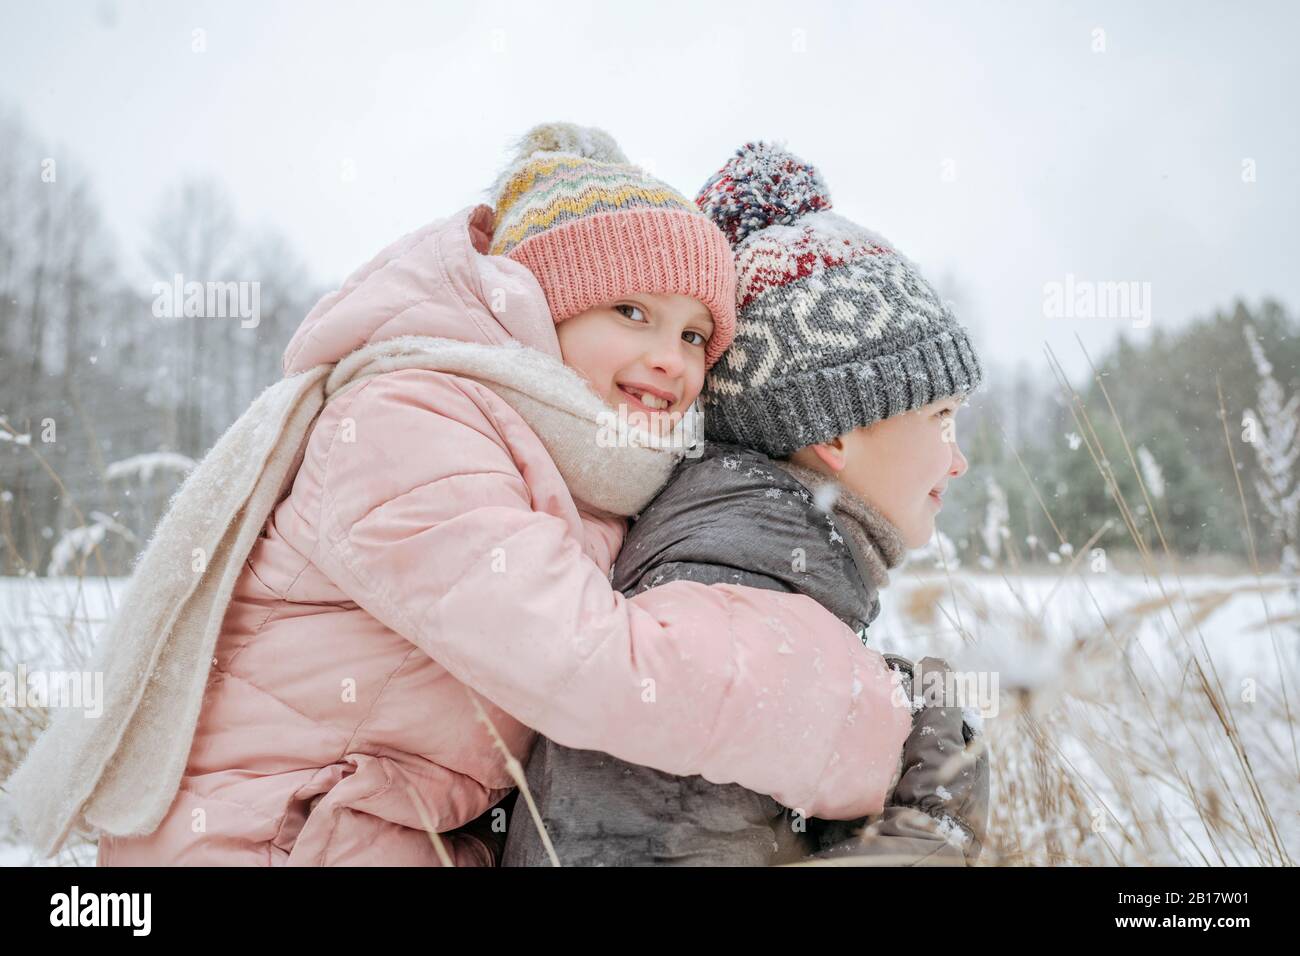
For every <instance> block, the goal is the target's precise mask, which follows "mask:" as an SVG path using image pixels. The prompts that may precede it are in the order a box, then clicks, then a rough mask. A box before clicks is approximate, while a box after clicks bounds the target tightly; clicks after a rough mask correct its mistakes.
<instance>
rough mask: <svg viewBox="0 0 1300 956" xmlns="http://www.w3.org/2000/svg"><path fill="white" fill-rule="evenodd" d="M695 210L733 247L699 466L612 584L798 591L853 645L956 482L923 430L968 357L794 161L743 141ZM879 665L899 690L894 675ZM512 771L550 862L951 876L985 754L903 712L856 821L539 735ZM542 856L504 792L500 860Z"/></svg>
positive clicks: (661, 500)
mask: <svg viewBox="0 0 1300 956" xmlns="http://www.w3.org/2000/svg"><path fill="white" fill-rule="evenodd" d="M697 202H698V203H699V204H700V205H701V207H702V208H703V209H704V211H705V212H706V213H707V214H709V215H710V216H711V217H712V218H713V219H714V221H715V222H717V223H718V225H719V226H720V227H721V228H722V229H723V231H724V232H725V233H727V235H728V238H729V239H730V240H731V242H732V246H733V249H734V250H735V252H736V264H737V272H738V276H739V280H740V281H739V284H738V290H737V294H738V297H739V302H738V305H739V307H740V308H739V315H738V322H737V335H736V341H735V343H734V344H733V345H732V347H731V349H730V350H729V351H728V352H727V353H725V354H724V355H723V357H722V358H721V359H720V360H719V362H718V363H717V365H715V366H714V368H713V370H712V371H711V372H710V375H709V377H708V379H707V380H706V383H705V389H704V392H703V393H702V394H701V399H700V400H701V403H702V405H703V410H704V422H705V435H706V438H707V439H709V441H708V443H707V444H706V446H705V448H704V450H703V454H702V455H701V456H700V457H696V458H692V457H687V458H686V459H685V460H684V461H683V462H682V463H681V465H679V466H678V469H677V470H676V471H675V472H674V474H673V477H672V478H671V479H670V481H669V483H668V484H667V486H666V487H665V488H664V490H663V491H662V492H661V493H660V495H659V496H658V497H657V498H656V499H655V500H654V501H653V502H652V503H651V504H650V505H649V506H648V507H647V508H646V510H645V511H644V512H642V514H641V515H640V516H639V517H638V518H637V519H636V520H635V522H634V523H633V525H632V527H631V528H630V529H629V532H628V534H627V537H626V539H625V540H624V543H623V546H622V549H621V551H620V553H619V555H618V558H617V561H616V562H615V565H614V568H613V573H612V583H613V586H614V587H615V588H616V589H617V590H619V591H621V592H622V593H623V594H625V595H627V596H631V595H633V594H636V593H638V592H639V591H643V590H645V589H647V588H651V587H657V586H659V585H661V584H666V583H668V582H670V581H674V580H682V579H685V580H692V581H698V582H701V583H705V584H714V583H727V584H742V585H748V586H751V587H765V588H772V589H777V590H784V591H790V592H798V593H802V594H806V595H808V596H809V597H811V598H813V599H814V600H816V601H817V602H818V603H820V604H822V605H823V606H824V607H826V608H827V609H828V610H830V611H831V612H832V613H834V614H835V615H836V616H838V617H839V618H840V619H841V620H842V621H844V622H845V624H846V625H848V626H849V627H850V628H852V629H854V630H855V631H856V632H857V634H858V636H859V637H860V638H861V639H862V640H863V641H864V642H865V641H866V632H867V628H868V626H869V625H870V624H871V622H872V621H873V620H874V619H875V618H876V616H877V615H878V614H879V612H880V598H879V591H880V589H881V588H883V587H885V586H886V585H887V584H888V580H889V578H888V572H889V570H890V569H892V568H895V567H897V566H898V565H899V564H900V563H901V561H902V559H903V557H904V555H905V553H906V550H907V548H908V547H917V546H919V545H920V544H922V543H924V541H925V540H928V538H929V536H930V534H931V533H932V531H933V515H934V512H935V510H937V509H936V508H935V507H934V504H933V503H932V500H931V499H932V498H937V497H938V496H935V495H931V491H932V489H938V488H939V486H940V485H942V486H943V487H946V484H947V480H948V479H949V478H951V477H953V476H956V475H960V474H961V473H962V472H964V470H965V459H964V458H962V457H961V454H960V452H959V451H958V450H957V448H956V444H955V441H950V440H948V439H947V438H944V440H943V441H942V442H940V441H939V437H938V432H937V429H938V428H939V427H940V423H941V422H945V421H946V419H944V418H943V413H945V412H947V413H949V415H948V417H949V418H951V413H952V412H953V411H955V407H954V406H955V405H956V404H959V402H960V400H961V399H962V398H963V397H964V396H965V395H966V394H968V393H969V392H970V391H971V390H973V389H974V388H975V387H977V386H978V385H979V383H980V380H981V378H982V371H981V368H980V365H979V361H978V358H977V357H976V355H975V352H974V349H973V346H972V345H971V342H970V340H969V337H968V336H967V334H966V332H965V330H964V329H962V328H961V326H960V325H958V324H957V322H956V320H955V319H954V318H953V316H952V313H951V311H950V310H949V309H948V307H947V306H946V304H944V303H942V302H941V301H940V300H939V298H938V296H937V295H936V294H935V293H934V291H933V289H932V288H931V287H930V286H929V285H928V284H927V283H926V282H925V280H924V279H922V278H921V277H920V275H919V273H918V272H917V271H916V270H915V267H914V266H912V265H911V263H909V262H907V260H905V259H904V258H903V257H902V256H900V255H898V254H897V253H896V252H895V251H894V250H893V249H892V248H890V247H889V246H888V244H887V243H886V242H885V241H884V240H883V239H881V238H880V237H879V236H876V235H874V234H872V233H870V232H868V231H867V230H864V229H862V228H861V227H858V226H856V225H855V224H853V223H851V222H849V221H848V220H845V219H843V218H842V217H839V216H836V215H834V214H832V213H830V212H829V209H830V199H829V195H828V194H827V191H826V189H825V186H824V184H822V182H821V180H820V177H819V176H818V175H817V172H816V170H815V169H813V168H812V167H810V166H808V165H807V164H805V163H803V162H802V161H800V160H799V159H798V158H797V157H794V156H792V155H791V154H789V153H787V152H785V151H784V150H781V149H779V148H775V147H771V146H767V145H765V144H762V143H759V144H748V145H746V146H745V147H743V148H742V149H740V150H738V151H737V154H736V156H734V157H733V158H732V159H731V160H730V161H729V162H728V163H727V165H726V166H724V167H723V169H722V170H720V171H719V172H718V173H717V174H716V175H715V176H714V177H713V178H712V179H711V180H710V181H709V182H708V183H707V184H706V185H705V187H704V189H703V190H702V191H701V194H700V196H699V197H698V198H697ZM873 426H878V427H873ZM944 427H947V426H944ZM944 446H950V447H944ZM792 652H793V653H798V652H799V649H798V646H797V644H796V645H795V646H794V647H792ZM887 660H889V662H890V663H891V665H892V666H895V667H896V668H897V669H899V670H900V671H902V673H903V683H904V687H905V688H906V689H907V691H908V693H909V695H910V694H911V692H912V689H911V683H910V681H911V673H912V668H911V665H910V663H909V662H907V661H905V660H904V659H902V658H898V657H894V656H892V655H888V656H887ZM922 663H923V665H924V666H925V668H926V670H927V671H934V670H942V669H944V668H945V667H946V665H944V664H943V662H941V661H937V660H934V659H927V660H926V661H923V662H922ZM918 693H919V689H918ZM944 703H946V706H945V705H943V704H944ZM527 780H528V786H529V790H530V792H531V793H532V795H533V798H534V800H535V801H536V803H537V806H538V809H539V812H540V814H541V816H542V821H543V823H544V825H545V827H546V830H547V835H548V837H549V839H550V841H551V843H552V844H553V847H554V851H555V853H556V856H557V857H558V859H559V862H560V863H561V864H564V865H773V864H780V863H792V862H801V861H812V860H827V861H834V862H855V863H860V864H866V865H870V864H879V863H897V864H908V865H918V864H940V865H942V864H952V863H956V864H958V865H961V864H963V863H969V862H973V860H974V859H975V857H977V856H978V854H979V851H980V847H981V845H982V842H983V832H984V827H985V825H986V819H987V812H988V758H987V754H986V753H985V752H984V748H983V741H982V738H979V737H977V736H976V735H975V733H974V730H973V729H972V727H971V726H970V725H969V724H968V723H967V722H965V721H964V720H963V719H962V709H961V708H960V707H959V706H956V705H955V704H954V703H952V702H933V703H931V704H930V705H929V706H924V707H919V708H918V707H914V711H913V731H912V734H911V735H910V736H909V738H908V740H907V741H906V743H905V745H904V748H903V753H902V754H900V765H899V770H898V774H897V775H896V777H895V781H894V784H893V785H892V787H891V791H890V793H889V795H888V796H887V798H886V801H885V808H884V811H883V812H882V813H881V814H879V815H877V816H874V817H872V818H867V819H863V820H856V821H820V820H816V819H810V820H804V819H802V818H801V817H799V816H798V814H797V813H795V812H794V811H792V810H788V809H787V808H785V807H782V806H781V805H780V804H779V803H777V802H776V801H775V800H774V799H773V798H772V797H770V796H767V795H765V794H759V793H754V792H752V791H749V790H746V789H744V788H743V787H740V786H739V785H737V784H715V783H712V782H710V781H707V780H705V779H704V778H702V777H699V776H695V777H677V776H674V775H672V774H668V773H664V772H662V771H659V770H656V769H654V768H651V767H642V766H636V765H633V764H627V763H625V762H623V761H620V760H617V759H615V758H613V757H610V756H609V755H607V754H602V753H598V752H595V751H583V750H574V749H571V748H567V747H563V746H561V745H559V744H557V743H555V742H554V741H551V740H548V739H546V738H545V737H538V739H537V741H536V743H535V745H534V748H533V750H532V752H531V754H530V755H529V757H528V761H527ZM550 863H551V858H550V854H549V853H548V852H547V850H546V846H545V843H544V842H543V839H542V836H541V834H540V833H539V832H538V830H537V828H536V826H535V825H534V822H533V820H532V817H531V815H530V813H529V812H528V808H527V806H526V804H525V802H524V801H523V800H517V801H515V803H514V806H513V809H512V812H511V817H510V825H509V828H508V834H507V839H506V846H505V853H504V859H503V861H502V865H505V866H539V865H540V866H546V865H550Z"/></svg>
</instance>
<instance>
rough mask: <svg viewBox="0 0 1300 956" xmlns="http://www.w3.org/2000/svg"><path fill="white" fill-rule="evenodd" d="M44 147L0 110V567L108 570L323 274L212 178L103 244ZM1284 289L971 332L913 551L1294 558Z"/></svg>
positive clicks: (1010, 556) (119, 570)
mask: <svg viewBox="0 0 1300 956" xmlns="http://www.w3.org/2000/svg"><path fill="white" fill-rule="evenodd" d="M50 152H51V145H50V144H47V143H41V142H39V141H38V140H37V138H36V137H35V135H34V134H33V132H32V131H31V130H30V129H29V128H28V127H27V126H26V125H25V124H24V121H23V117H22V115H21V112H20V111H18V110H17V109H16V108H13V107H11V108H9V109H8V110H7V111H5V112H4V113H2V114H0V330H3V334H2V335H0V369H3V375H2V376H0V541H2V543H3V547H2V548H0V573H3V574H5V575H19V576H28V575H38V576H39V575H61V574H82V573H90V574H97V575H109V576H118V575H122V574H125V573H127V572H128V571H129V569H130V567H131V562H132V559H133V557H134V556H135V555H136V554H137V553H138V552H139V550H140V549H141V548H142V546H143V543H144V542H145V541H147V540H148V536H149V533H150V530H151V529H152V528H153V526H154V524H155V523H156V522H157V520H158V518H159V516H160V515H161V513H162V510H163V508H164V507H165V505H166V502H167V500H168V497H169V496H170V494H171V493H172V491H173V490H174V489H175V488H176V486H177V485H178V484H179V482H180V481H181V480H182V479H183V477H184V475H185V474H186V473H187V471H188V470H189V468H190V467H191V466H192V465H193V463H194V461H195V460H197V459H198V458H199V457H201V456H202V454H203V453H204V452H205V451H206V450H207V449H208V448H209V447H211V445H212V444H213V442H214V441H215V440H216V439H217V437H219V436H220V435H221V433H222V432H223V431H224V430H225V429H226V427H227V426H228V425H229V424H230V423H231V422H233V421H234V420H235V418H236V417H238V415H239V414H240V413H241V412H242V411H243V410H244V409H245V408H246V407H247V406H248V404H249V402H250V401H251V400H252V399H253V398H254V397H255V396H256V395H257V394H258V393H259V392H260V391H261V390H262V389H263V388H265V387H266V386H267V385H269V384H271V383H272V382H273V381H275V380H276V379H277V378H278V377H279V375H280V355H281V352H282V350H283V348H284V346H285V344H286V343H287V341H288V339H289V336H290V334H291V333H292V331H293V329H294V328H295V327H296V326H297V324H298V322H299V321H300V320H301V319H302V317H303V316H304V315H305V314H306V313H307V311H308V310H309V309H310V307H311V305H312V304H313V303H314V302H315V301H316V300H317V298H318V297H319V296H320V295H322V294H323V293H324V292H326V291H328V290H329V289H330V288H333V287H334V286H335V285H336V284H337V282H338V281H341V279H342V277H341V276H336V277H330V279H329V281H321V280H319V279H314V278H313V277H312V274H311V272H310V270H309V269H308V268H307V266H306V265H305V264H304V263H303V262H302V261H301V259H300V258H299V257H298V255H297V253H296V252H295V250H294V249H293V248H292V247H291V246H290V244H289V243H288V242H287V241H286V240H285V239H284V238H283V237H282V236H280V235H277V234H276V233H274V232H270V233H267V232H258V233H254V232H251V231H250V230H249V229H247V228H246V227H245V226H243V225H242V224H241V223H240V222H239V221H238V220H237V218H236V216H235V214H234V212H233V207H234V204H233V202H232V199H231V197H230V196H229V195H228V194H227V193H226V192H225V191H224V189H223V187H222V186H221V185H220V184H219V183H217V182H215V181H211V180H197V181H189V180H182V181H178V182H176V183H172V184H169V186H168V189H167V192H166V196H165V198H164V199H163V200H162V201H161V203H160V204H159V206H158V208H157V210H156V214H155V217H154V220H153V225H152V229H151V234H150V236H149V238H148V241H147V243H146V244H145V245H143V246H142V247H140V248H129V247H124V246H123V245H122V244H121V243H120V242H119V241H118V239H117V238H116V237H115V234H114V229H113V224H112V223H108V222H105V221H104V219H103V216H102V214H101V212H100V209H99V205H98V203H97V201H96V183H95V181H94V175H93V172H92V171H90V170H88V169H87V167H86V166H85V165H84V164H81V163H78V162H77V161H76V159H75V158H71V159H69V160H67V161H64V162H62V163H60V164H58V165H57V166H55V165H53V164H52V161H51V162H49V163H46V162H43V160H42V158H43V157H46V156H48V155H49V154H50ZM177 274H179V275H182V276H186V277H198V276H202V277H204V280H205V281H211V282H244V283H247V282H253V283H256V284H257V285H258V287H259V289H260V319H259V321H258V322H257V324H256V325H255V326H251V327H250V323H248V322H241V321H239V320H238V319H237V318H231V317H208V318H197V319H196V318H186V317H184V316H183V315H182V316H163V317H159V316H158V315H156V314H155V313H156V311H157V310H156V309H155V307H154V306H155V302H154V300H155V298H156V294H155V291H154V286H155V283H164V284H169V283H170V282H171V281H172V277H173V276H175V275H177ZM138 276H144V277H146V278H145V280H144V281H140V280H138V279H132V278H128V277H138ZM958 304H960V302H959V300H958ZM1288 306H1289V304H1288V305H1284V304H1282V303H1277V302H1273V301H1262V302H1257V303H1244V302H1221V303H1215V302H1207V303H1205V308H1204V313H1203V314H1202V315H1200V316H1195V317H1189V318H1190V319H1191V321H1189V322H1187V323H1185V324H1183V325H1181V326H1179V327H1178V328H1177V329H1176V330H1173V331H1166V330H1165V329H1163V328H1159V327H1157V328H1156V329H1154V330H1153V334H1152V335H1151V336H1150V338H1149V340H1148V341H1146V342H1142V343H1140V344H1139V343H1135V342H1133V341H1131V339H1130V338H1127V337H1126V336H1125V334H1124V333H1123V332H1121V333H1119V334H1118V335H1117V338H1116V341H1115V342H1114V344H1113V346H1112V347H1111V348H1110V349H1109V350H1107V351H1106V352H1105V353H1104V354H1098V355H1093V356H1090V357H1089V358H1090V361H1091V362H1092V363H1093V364H1094V367H1095V375H1092V376H1090V377H1088V378H1087V379H1085V380H1083V381H1074V382H1068V381H1065V380H1063V379H1062V378H1061V377H1060V376H1058V375H1057V374H1056V373H1055V369H1054V364H1053V360H1052V357H1051V356H1050V355H1047V354H1044V357H1043V360H1042V361H1041V362H1040V363H1039V364H1037V365H1031V364H1029V363H1027V362H1021V363H1019V364H1018V365H1017V366H1015V367H1004V366H1002V365H1000V364H999V362H998V358H997V353H996V349H988V350H987V351H986V354H987V356H988V357H987V359H986V363H987V364H988V365H989V371H988V375H987V385H986V386H985V387H984V388H983V389H982V390H981V392H980V393H979V395H978V396H977V397H975V398H973V399H972V400H971V401H970V403H969V407H968V408H967V409H965V410H964V412H963V419H962V424H961V439H962V443H963V445H962V447H963V450H964V452H965V454H966V457H967V458H968V459H969V461H970V471H969V473H968V474H967V476H966V477H965V478H964V480H962V481H959V482H955V483H954V485H953V491H952V495H951V498H950V502H949V504H948V506H947V508H946V510H945V512H944V515H943V520H942V521H941V522H940V533H939V535H937V536H936V541H935V542H934V543H933V547H934V548H935V549H936V550H937V549H939V548H942V549H944V551H945V554H946V557H947V558H948V559H949V560H954V559H955V560H956V561H958V562H962V563H964V564H967V565H973V566H975V567H979V568H982V569H984V570H992V569H993V568H995V567H1008V568H1017V567H1024V566H1033V565H1036V564H1043V563H1055V562H1059V561H1060V560H1061V558H1062V557H1063V556H1069V555H1071V554H1073V553H1076V549H1079V548H1082V547H1083V546H1085V545H1087V546H1088V549H1089V551H1090V552H1092V551H1093V549H1098V548H1099V549H1102V550H1103V551H1104V552H1105V554H1106V555H1107V557H1108V559H1110V560H1115V561H1119V562H1120V563H1121V564H1124V563H1126V562H1127V563H1130V564H1131V563H1132V562H1131V558H1132V556H1133V555H1134V554H1135V553H1136V552H1138V551H1139V550H1140V549H1143V548H1145V549H1150V550H1151V551H1155V552H1162V551H1163V549H1164V547H1165V546H1167V548H1168V550H1169V552H1170V553H1171V554H1173V555H1175V556H1178V557H1180V558H1186V559H1197V560H1199V561H1201V562H1203V563H1204V562H1209V563H1212V564H1214V565H1215V566H1220V567H1230V566H1237V567H1240V568H1246V567H1249V566H1251V564H1252V562H1257V563H1258V565H1259V566H1260V567H1261V568H1265V569H1268V568H1277V567H1279V566H1280V565H1281V562H1282V561H1283V558H1284V556H1289V558H1288V560H1289V562H1290V563H1289V564H1287V565H1286V567H1287V568H1288V569H1292V570H1293V569H1294V568H1295V566H1296V565H1295V559H1294V556H1295V542H1296V535H1297V511H1298V510H1300V509H1298V505H1300V484H1297V473H1296V459H1297V456H1298V455H1300V445H1298V442H1300V435H1297V430H1296V411H1297V403H1298V402H1300V398H1298V397H1297V396H1298V395H1300V373H1298V372H1297V369H1298V368H1300V337H1297V318H1296V315H1295V313H1294V312H1293V311H1292V310H1291V307H1288ZM1225 416H1226V417H1225ZM1234 470H1235V474H1234ZM1112 489H1118V491H1119V493H1120V495H1121V497H1123V498H1125V499H1127V500H1131V501H1134V502H1135V505H1134V507H1133V508H1132V509H1131V511H1127V512H1126V511H1124V510H1121V509H1120V508H1119V507H1118V506H1117V504H1116V501H1117V500H1118V499H1117V498H1116V497H1115V495H1114V493H1113V490H1112ZM1108 522H1109V523H1108ZM1162 536H1163V541H1162V540H1161V538H1162ZM937 556H938V555H936V557H937Z"/></svg>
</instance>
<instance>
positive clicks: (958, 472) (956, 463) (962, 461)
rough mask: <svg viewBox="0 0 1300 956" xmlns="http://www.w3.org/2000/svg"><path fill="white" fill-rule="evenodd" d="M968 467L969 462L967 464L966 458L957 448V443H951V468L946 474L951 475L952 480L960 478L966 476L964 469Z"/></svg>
mask: <svg viewBox="0 0 1300 956" xmlns="http://www.w3.org/2000/svg"><path fill="white" fill-rule="evenodd" d="M969 467H970V462H968V461H967V460H966V456H965V455H963V454H962V453H961V449H960V448H959V447H957V443H956V442H953V443H952V468H950V469H949V471H948V474H950V475H952V477H954V478H960V477H961V476H962V475H964V474H966V469H967V468H969Z"/></svg>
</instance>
